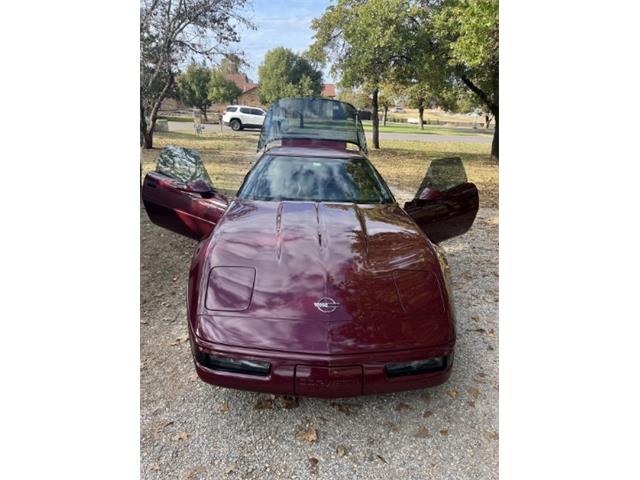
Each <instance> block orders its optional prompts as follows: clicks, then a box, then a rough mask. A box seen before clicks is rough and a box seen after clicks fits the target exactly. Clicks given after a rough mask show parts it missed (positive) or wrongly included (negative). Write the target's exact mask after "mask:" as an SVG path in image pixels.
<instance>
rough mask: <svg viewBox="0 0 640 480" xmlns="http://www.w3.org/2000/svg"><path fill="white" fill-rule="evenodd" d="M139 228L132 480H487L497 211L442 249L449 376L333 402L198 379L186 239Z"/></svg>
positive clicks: (492, 466) (492, 445)
mask: <svg viewBox="0 0 640 480" xmlns="http://www.w3.org/2000/svg"><path fill="white" fill-rule="evenodd" d="M395 193H396V194H397V198H398V200H404V199H406V196H407V195H406V194H404V192H397V191H396V192H395ZM140 222H141V325H140V340H141V345H140V348H141V367H140V368H141V370H140V382H141V384H140V388H141V393H140V395H141V398H140V402H141V405H140V415H141V421H140V422H141V423H140V428H141V438H140V440H141V476H142V478H149V479H175V478H178V479H205V478H206V479H214V478H215V479H217V478H224V479H227V478H229V479H238V478H287V479H289V478H321V479H337V478H358V479H360V478H361V479H377V478H380V479H382V478H385V479H387V478H392V479H429V478H434V479H488V478H498V434H497V432H498V263H497V262H498V252H497V249H498V210H497V209H494V208H481V209H480V211H479V213H478V218H477V219H476V222H475V225H474V227H473V228H472V229H471V230H470V231H469V232H468V233H467V234H466V235H464V236H462V237H460V238H458V239H453V240H450V241H447V242H444V243H443V244H442V246H443V247H444V249H445V251H446V252H447V254H448V259H449V263H450V265H451V270H452V282H453V289H454V295H455V302H456V310H457V318H458V343H457V345H456V363H455V364H454V370H453V374H452V376H451V378H450V380H449V381H448V382H447V383H445V384H444V385H441V386H439V387H436V388H432V389H426V390H418V391H412V392H406V393H395V394H388V395H379V396H369V397H358V398H351V399H340V400H333V401H332V400H322V399H309V398H301V399H299V400H296V399H293V398H288V397H276V396H271V395H268V394H259V393H252V392H243V391H236V390H226V389H223V388H218V387H214V386H210V385H207V384H205V383H203V382H201V381H200V380H198V379H197V377H196V374H195V371H194V369H193V365H192V361H191V354H190V351H189V342H188V341H187V327H186V309H185V306H184V302H185V293H186V286H187V276H188V268H189V262H190V258H191V254H192V251H193V249H194V246H195V243H194V242H193V241H191V240H189V239H186V238H183V237H180V236H178V235H175V234H173V233H171V232H168V231H165V230H163V229H161V228H159V227H156V226H155V225H153V224H151V223H150V222H149V220H148V218H147V216H146V213H145V212H144V210H141V217H140Z"/></svg>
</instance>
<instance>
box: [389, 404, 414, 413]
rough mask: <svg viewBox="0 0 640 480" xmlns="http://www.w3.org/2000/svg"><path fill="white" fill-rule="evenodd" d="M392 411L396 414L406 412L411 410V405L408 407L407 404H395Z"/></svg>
mask: <svg viewBox="0 0 640 480" xmlns="http://www.w3.org/2000/svg"><path fill="white" fill-rule="evenodd" d="M393 409H394V410H395V411H396V412H406V411H407V410H411V405H409V404H408V403H404V402H399V403H396V405H395V407H393Z"/></svg>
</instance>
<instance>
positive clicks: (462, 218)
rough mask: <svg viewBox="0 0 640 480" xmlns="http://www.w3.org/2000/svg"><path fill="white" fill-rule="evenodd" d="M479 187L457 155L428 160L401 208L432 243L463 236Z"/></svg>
mask: <svg viewBox="0 0 640 480" xmlns="http://www.w3.org/2000/svg"><path fill="white" fill-rule="evenodd" d="M478 206H479V197H478V189H477V188H476V186H475V185H474V184H473V183H469V182H468V181H467V174H466V172H465V169H464V165H463V164H462V160H461V159H460V158H459V157H454V158H441V159H437V160H434V161H432V162H431V165H430V166H429V170H428V171H427V174H426V175H425V177H424V179H423V180H422V184H421V185H420V188H419V189H418V191H417V193H416V196H415V198H414V199H413V200H412V201H410V202H407V203H405V205H404V210H405V211H406V212H407V213H408V214H409V216H410V217H411V218H413V220H414V221H415V222H416V223H417V224H418V226H419V227H420V228H421V229H422V230H423V231H424V233H425V234H426V235H427V236H428V237H429V239H430V240H431V241H432V242H434V243H439V242H441V241H443V240H447V239H449V238H453V237H456V236H458V235H462V234H463V233H465V232H466V231H467V230H469V229H470V228H471V225H473V221H474V220H475V218H476V214H477V213H478Z"/></svg>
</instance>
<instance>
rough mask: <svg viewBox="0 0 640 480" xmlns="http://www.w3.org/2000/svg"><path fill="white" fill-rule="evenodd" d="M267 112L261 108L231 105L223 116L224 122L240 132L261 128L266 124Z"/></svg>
mask: <svg viewBox="0 0 640 480" xmlns="http://www.w3.org/2000/svg"><path fill="white" fill-rule="evenodd" d="M265 115H266V112H265V111H264V110H262V109H261V108H256V107H249V106H248V105H229V106H228V107H227V109H226V110H225V112H224V114H223V115H222V122H223V123H224V124H225V125H227V126H230V127H231V129H232V130H234V131H236V132H237V131H238V130H242V129H243V128H245V127H246V128H251V127H253V128H260V127H262V124H263V123H264V116H265Z"/></svg>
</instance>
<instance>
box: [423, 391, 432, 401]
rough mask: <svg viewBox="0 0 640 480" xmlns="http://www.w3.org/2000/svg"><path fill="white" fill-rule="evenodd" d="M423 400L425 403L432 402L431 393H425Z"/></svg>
mask: <svg viewBox="0 0 640 480" xmlns="http://www.w3.org/2000/svg"><path fill="white" fill-rule="evenodd" d="M422 401H423V402H424V403H431V394H430V393H425V394H424V395H422Z"/></svg>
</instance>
